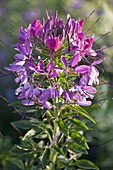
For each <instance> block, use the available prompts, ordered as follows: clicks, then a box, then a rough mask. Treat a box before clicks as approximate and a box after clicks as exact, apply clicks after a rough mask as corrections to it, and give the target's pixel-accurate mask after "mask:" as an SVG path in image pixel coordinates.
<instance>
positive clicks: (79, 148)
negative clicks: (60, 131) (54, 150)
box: [68, 143, 87, 154]
mask: <svg viewBox="0 0 113 170" xmlns="http://www.w3.org/2000/svg"><path fill="white" fill-rule="evenodd" d="M68 149H70V150H71V151H73V152H75V153H84V154H87V151H86V148H84V147H82V146H80V145H78V144H77V143H71V144H70V143H69V144H68Z"/></svg>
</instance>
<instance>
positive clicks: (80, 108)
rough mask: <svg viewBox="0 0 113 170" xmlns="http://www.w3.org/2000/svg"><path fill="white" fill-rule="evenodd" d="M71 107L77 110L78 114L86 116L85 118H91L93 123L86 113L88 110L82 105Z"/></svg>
mask: <svg viewBox="0 0 113 170" xmlns="http://www.w3.org/2000/svg"><path fill="white" fill-rule="evenodd" d="M72 107H73V109H74V110H75V111H76V112H78V113H79V114H81V115H82V116H84V117H86V118H87V119H89V120H91V121H92V122H93V123H95V120H94V119H93V118H92V117H91V116H90V115H89V114H88V112H87V111H86V110H85V109H83V107H81V106H75V105H74V106H72Z"/></svg>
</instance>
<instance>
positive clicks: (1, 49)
mask: <svg viewBox="0 0 113 170" xmlns="http://www.w3.org/2000/svg"><path fill="white" fill-rule="evenodd" d="M46 9H47V10H48V11H49V12H50V14H53V13H54V11H55V10H58V12H59V18H63V19H64V20H65V19H66V14H68V13H70V14H71V15H72V16H73V17H74V18H75V19H78V18H87V17H88V16H89V15H90V13H91V12H92V11H93V10H95V12H94V13H93V15H91V16H90V18H89V19H88V20H87V22H86V24H85V28H84V29H85V30H87V29H88V28H90V27H91V25H92V24H93V23H94V22H95V21H96V20H97V19H98V18H100V20H99V21H98V22H97V23H96V24H95V25H94V26H93V28H92V29H91V30H90V31H89V33H88V34H89V35H92V34H95V40H97V39H98V38H99V37H102V38H101V39H100V40H99V41H98V42H96V43H95V46H94V48H95V49H99V48H102V47H106V46H107V47H108V48H106V49H105V50H103V55H104V56H105V58H106V61H105V62H104V64H103V69H104V73H103V71H102V69H99V70H100V72H101V77H100V85H99V86H98V87H97V88H98V93H97V95H96V99H95V101H96V102H98V103H99V104H101V106H100V107H99V108H97V109H96V110H95V111H93V112H92V113H91V114H92V115H93V116H94V117H95V119H96V121H97V124H96V125H95V126H94V130H92V131H89V132H87V133H86V134H85V135H86V137H87V139H88V141H89V146H90V150H89V156H88V158H89V159H90V160H92V161H93V162H95V163H96V165H97V166H99V167H100V169H102V170H113V100H112V98H113V47H112V44H113V0H49V1H47V0H24V1H23V0H0V167H1V169H2V167H3V166H4V164H6V162H7V160H8V157H10V155H9V150H10V148H11V146H12V145H13V144H14V143H16V142H18V139H19V133H18V132H17V131H16V129H14V128H13V127H12V126H11V124H10V122H12V121H14V120H17V119H19V117H20V115H19V114H17V113H15V112H14V111H15V110H14V109H13V108H11V107H8V104H9V103H11V102H13V101H15V100H16V97H15V95H14V90H15V88H16V84H15V83H14V75H13V74H12V73H9V72H7V71H6V70H5V69H4V67H5V66H8V64H9V63H11V62H13V55H14V53H15V51H14V49H13V46H14V45H15V43H16V42H17V37H18V30H19V27H20V26H23V27H26V25H27V26H28V25H29V24H30V23H31V22H32V21H34V20H35V19H41V18H42V17H46ZM107 32H110V33H109V34H108V35H106V36H103V34H105V33H107ZM110 46H111V47H110ZM103 99H104V100H103Z"/></svg>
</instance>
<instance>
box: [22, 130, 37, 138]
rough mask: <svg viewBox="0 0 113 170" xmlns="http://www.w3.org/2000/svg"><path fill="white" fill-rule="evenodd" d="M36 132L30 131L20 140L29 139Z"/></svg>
mask: <svg viewBox="0 0 113 170" xmlns="http://www.w3.org/2000/svg"><path fill="white" fill-rule="evenodd" d="M35 133H36V131H35V130H34V129H30V130H29V131H28V132H27V133H26V134H25V136H24V137H23V139H22V140H25V139H26V138H30V137H33V136H34V135H35Z"/></svg>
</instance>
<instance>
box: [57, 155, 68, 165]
mask: <svg viewBox="0 0 113 170" xmlns="http://www.w3.org/2000/svg"><path fill="white" fill-rule="evenodd" d="M57 159H58V161H60V162H61V164H63V165H65V166H66V167H68V166H69V160H68V159H67V158H65V157H64V156H62V155H60V156H58V158H57Z"/></svg>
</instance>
